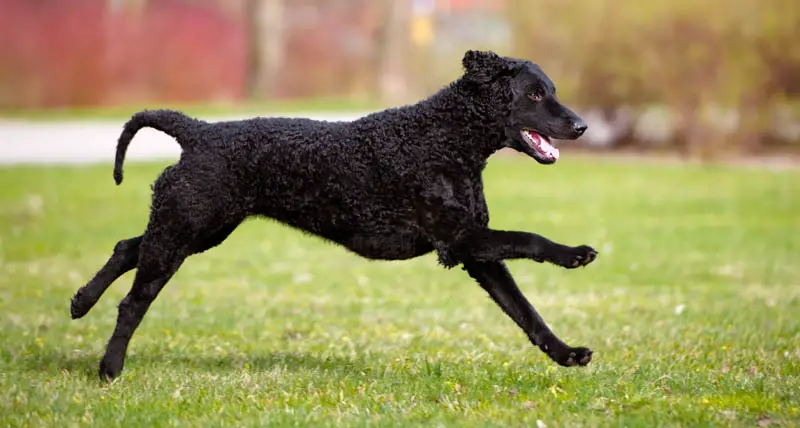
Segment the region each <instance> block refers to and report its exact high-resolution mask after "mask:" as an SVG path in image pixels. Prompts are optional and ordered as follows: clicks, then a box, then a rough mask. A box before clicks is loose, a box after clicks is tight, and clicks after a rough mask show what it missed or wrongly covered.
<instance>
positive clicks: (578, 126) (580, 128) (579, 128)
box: [572, 119, 589, 137]
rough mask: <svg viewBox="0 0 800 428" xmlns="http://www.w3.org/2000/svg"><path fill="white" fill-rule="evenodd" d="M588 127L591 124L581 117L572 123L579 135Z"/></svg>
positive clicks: (573, 128)
mask: <svg viewBox="0 0 800 428" xmlns="http://www.w3.org/2000/svg"><path fill="white" fill-rule="evenodd" d="M587 128H589V125H587V124H586V122H584V121H583V120H581V119H578V120H576V121H575V123H573V124H572V130H573V131H575V134H577V135H578V136H579V137H580V136H581V135H583V133H584V132H586V129H587Z"/></svg>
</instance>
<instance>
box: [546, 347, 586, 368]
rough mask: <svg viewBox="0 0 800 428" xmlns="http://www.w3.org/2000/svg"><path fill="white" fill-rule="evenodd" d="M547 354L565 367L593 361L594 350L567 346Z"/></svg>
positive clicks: (583, 364)
mask: <svg viewBox="0 0 800 428" xmlns="http://www.w3.org/2000/svg"><path fill="white" fill-rule="evenodd" d="M547 355H548V356H549V357H550V358H551V359H552V360H553V361H555V362H556V363H557V364H558V365H560V366H563V367H574V366H585V365H587V364H589V362H591V361H592V350H591V349H589V348H583V347H578V348H566V349H565V350H563V351H561V352H549V353H548V354H547Z"/></svg>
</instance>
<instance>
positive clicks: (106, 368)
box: [97, 355, 123, 382]
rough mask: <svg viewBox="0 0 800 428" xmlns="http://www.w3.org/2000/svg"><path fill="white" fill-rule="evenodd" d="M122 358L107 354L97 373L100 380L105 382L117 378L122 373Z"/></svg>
mask: <svg viewBox="0 0 800 428" xmlns="http://www.w3.org/2000/svg"><path fill="white" fill-rule="evenodd" d="M122 364H123V363H122V359H121V358H115V357H113V356H108V355H107V356H105V357H103V359H102V360H101V361H100V368H99V370H98V371H97V374H98V375H99V376H100V380H102V381H104V382H110V381H112V380H114V379H116V378H117V377H118V376H119V375H120V373H122Z"/></svg>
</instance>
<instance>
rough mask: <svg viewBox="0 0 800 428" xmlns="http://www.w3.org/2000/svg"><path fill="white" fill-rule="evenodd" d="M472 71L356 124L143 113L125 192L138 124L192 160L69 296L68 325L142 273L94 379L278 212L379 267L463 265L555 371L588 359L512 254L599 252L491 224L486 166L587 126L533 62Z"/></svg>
mask: <svg viewBox="0 0 800 428" xmlns="http://www.w3.org/2000/svg"><path fill="white" fill-rule="evenodd" d="M463 65H464V68H465V73H464V75H463V76H462V77H461V78H460V79H458V80H456V81H455V82H453V83H452V84H450V85H449V86H448V87H446V88H444V89H442V90H441V91H439V92H438V93H436V94H434V95H433V96H431V97H430V98H428V99H426V100H423V101H421V102H419V103H417V104H414V105H410V106H405V107H401V108H395V109H389V110H385V111H381V112H378V113H374V114H371V115H369V116H366V117H363V118H361V119H358V120H356V121H354V122H322V121H314V120H309V119H287V118H254V119H249V120H242V121H230V122H219V123H208V122H204V121H200V120H196V119H192V118H189V117H187V116H185V115H184V114H183V113H180V112H177V111H170V110H156V111H142V112H139V113H137V114H135V115H134V116H133V117H132V118H131V119H130V121H128V123H126V124H125V127H124V130H123V131H122V135H121V136H120V139H119V143H118V146H117V155H116V163H115V167H114V179H115V181H116V182H117V184H119V183H121V182H122V178H123V175H122V164H123V161H124V157H125V151H126V149H127V147H128V145H129V143H130V141H131V139H132V138H133V137H134V135H135V134H136V132H137V131H138V130H139V129H141V128H142V127H151V128H155V129H158V130H160V131H163V132H165V133H167V134H169V135H171V136H172V137H174V138H175V139H176V140H177V142H178V144H180V146H181V148H182V149H183V152H182V155H181V158H180V161H179V162H178V163H177V164H175V165H172V166H170V167H168V168H167V169H166V170H165V171H164V172H163V173H162V174H161V176H160V177H159V178H158V179H157V180H156V182H155V184H154V186H153V201H152V208H151V214H150V220H149V223H148V225H147V228H146V230H145V232H144V234H143V235H141V236H138V237H134V238H131V239H126V240H122V241H120V242H119V243H118V244H117V245H116V247H115V248H114V252H113V254H112V256H111V257H110V259H109V260H108V261H107V262H106V264H105V265H104V266H103V267H102V269H100V271H99V272H98V273H97V274H96V275H95V277H94V278H93V279H92V280H91V281H90V282H89V283H88V284H87V285H86V286H84V287H82V288H81V289H80V290H78V292H77V294H76V295H75V297H74V298H73V300H72V306H71V311H72V317H73V318H80V317H82V316H84V315H85V314H86V313H87V312H88V311H89V310H90V309H91V308H92V306H94V304H95V303H96V302H97V300H98V299H99V298H100V296H101V295H102V294H103V292H104V291H105V290H106V288H108V286H109V285H110V284H111V283H112V282H113V281H114V280H116V279H117V278H118V277H119V276H121V275H122V274H123V273H125V272H127V271H129V270H131V269H134V268H138V269H137V272H136V277H135V279H134V284H133V288H132V289H131V291H130V293H129V294H128V295H127V296H126V297H125V298H124V299H123V300H122V302H121V303H120V305H119V315H118V320H117V326H116V329H115V330H114V333H113V335H112V336H111V339H110V341H109V343H108V346H107V350H106V354H105V356H104V357H103V359H102V361H101V364H100V375H101V376H103V377H108V378H113V377H115V376H117V375H119V373H120V371H121V370H122V366H123V362H124V358H125V353H126V350H127V347H128V342H129V341H130V339H131V336H132V335H133V332H134V330H135V329H136V328H137V326H138V325H139V323H140V322H141V320H142V317H143V316H144V314H145V312H146V311H147V309H148V307H149V306H150V304H151V303H152V302H153V300H154V299H155V298H156V296H157V295H158V293H159V292H160V290H161V289H162V288H163V287H164V285H165V284H166V283H167V281H169V279H170V277H171V276H172V275H173V274H174V273H175V272H176V271H177V270H178V268H179V267H180V265H181V264H182V263H183V261H184V260H185V259H186V258H187V257H188V256H190V255H192V254H196V253H200V252H203V251H206V250H208V249H210V248H212V247H214V246H216V245H219V244H220V243H222V241H224V240H225V238H226V237H227V236H228V235H229V234H230V233H231V232H233V230H234V229H236V227H237V226H238V225H239V224H240V223H241V222H242V221H243V220H244V219H245V218H247V217H251V216H263V217H270V218H274V219H276V220H278V221H280V222H283V223H285V224H288V225H290V226H293V227H295V228H297V229H301V230H303V231H306V232H309V233H311V234H314V235H317V236H319V237H322V238H324V239H327V240H330V241H332V242H335V243H337V244H340V245H342V246H344V247H346V248H348V249H349V250H351V251H352V252H354V253H357V254H359V255H361V256H363V257H366V258H369V259H382V260H402V259H409V258H413V257H417V256H420V255H422V254H426V253H429V252H431V251H435V252H436V253H437V255H438V257H439V260H440V262H441V264H442V265H444V266H446V267H453V266H456V265H459V264H460V265H463V267H464V269H465V270H466V271H467V272H468V273H469V275H470V276H471V277H473V278H474V279H475V280H476V281H477V282H478V283H479V284H480V285H481V286H482V287H483V288H484V289H486V291H487V292H488V294H489V295H490V296H491V297H492V299H493V300H494V301H495V302H496V303H497V304H498V305H499V306H500V307H501V308H502V309H503V311H505V312H506V313H507V314H508V316H509V317H510V318H511V319H513V320H514V321H515V322H516V323H517V325H519V327H520V328H522V329H523V331H524V332H525V333H526V334H527V335H528V337H529V338H530V340H531V341H532V342H533V343H534V344H535V345H536V346H538V347H539V348H541V349H542V350H543V351H544V352H545V353H546V354H547V355H549V356H550V357H551V358H552V359H553V360H555V361H556V362H557V363H559V364H562V365H565V366H570V365H585V364H587V363H588V362H589V361H590V360H591V351H590V350H588V349H586V348H572V347H570V346H568V345H566V344H565V343H563V342H562V341H561V340H559V339H558V338H557V337H556V335H555V334H554V333H553V332H552V331H551V330H550V329H549V328H548V327H547V325H546V324H545V322H544V321H543V320H542V318H541V317H540V316H539V315H538V314H537V312H536V311H535V310H534V308H533V307H532V306H531V305H530V303H528V301H527V300H526V299H525V297H524V296H523V295H522V293H521V292H520V290H519V289H518V288H517V286H516V284H515V283H514V279H513V278H512V277H511V275H510V274H509V272H508V270H507V269H506V266H505V264H504V262H503V260H505V259H515V258H528V259H531V260H535V261H538V262H544V261H547V262H551V263H554V264H556V265H559V266H563V267H566V268H575V267H578V266H584V265H586V264H589V263H591V262H592V261H593V260H594V258H595V257H596V255H597V252H596V251H594V250H593V249H592V248H590V247H587V246H579V247H569V246H565V245H561V244H558V243H555V242H552V241H550V240H548V239H546V238H544V237H542V236H539V235H536V234H533V233H526V232H515V231H498V230H492V229H489V228H488V224H489V211H488V208H487V206H486V201H485V198H484V193H483V183H482V181H481V173H482V171H483V169H484V167H485V166H486V161H487V158H488V157H489V156H490V155H492V153H494V152H495V151H497V150H499V149H501V148H503V147H511V148H514V149H516V150H519V151H522V152H524V153H527V154H528V155H530V156H532V157H533V158H535V159H536V160H537V161H539V162H540V163H543V164H549V163H552V162H554V160H553V159H548V158H546V157H543V155H542V154H541V153H539V152H537V151H536V150H535V149H534V148H533V146H531V145H530V144H526V143H525V140H524V139H523V138H522V137H521V136H520V130H521V129H532V130H536V131H537V132H538V133H540V134H542V135H544V136H546V137H555V138H561V139H569V138H577V137H578V136H580V134H582V133H583V130H585V128H586V125H585V124H584V123H583V122H582V121H581V120H580V118H578V116H577V115H575V114H574V113H573V112H571V111H570V110H568V109H567V108H566V107H564V106H563V105H561V104H560V103H559V102H558V100H557V99H556V96H555V87H554V86H553V84H552V82H551V81H550V79H549V78H547V76H546V75H545V74H544V72H542V71H541V69H540V68H539V67H538V66H536V65H534V64H532V63H530V62H527V61H523V60H519V59H514V58H506V57H500V56H498V55H496V54H494V53H492V52H478V51H469V52H467V53H466V54H465V56H464V59H463Z"/></svg>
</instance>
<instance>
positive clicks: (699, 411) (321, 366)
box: [0, 155, 800, 427]
mask: <svg viewBox="0 0 800 428" xmlns="http://www.w3.org/2000/svg"><path fill="white" fill-rule="evenodd" d="M162 167H163V165H144V166H143V165H136V164H131V165H129V166H128V170H127V171H128V173H127V176H126V177H127V178H126V182H125V184H124V185H123V186H121V187H116V186H115V185H114V184H113V181H112V179H111V172H110V168H109V166H106V165H104V166H100V167H91V168H67V167H46V168H45V167H42V168H27V167H26V168H22V167H19V168H2V169H0V238H1V240H0V263H1V265H0V313H2V317H0V343H2V344H3V346H2V347H0V425H2V426H31V427H45V426H54V427H55V426H57V427H63V426H103V427H107V426H125V427H134V426H146V427H150V426H174V425H183V426H223V425H226V426H334V425H335V426H340V425H345V426H351V425H358V426H365V425H375V426H389V425H391V426H398V425H399V426H458V427H463V426H476V427H477V426H480V427H485V426H536V425H537V421H538V420H540V421H542V422H543V423H544V424H545V425H546V426H547V427H556V426H622V425H624V426H643V427H656V426H709V425H716V426H755V425H756V424H759V425H762V426H763V425H764V424H767V423H772V424H773V425H772V426H776V425H781V424H783V425H787V426H791V425H793V424H794V425H796V424H798V423H800V419H799V418H800V415H798V409H799V408H800V406H799V405H798V403H800V348H799V347H798V344H800V321H799V319H798V317H797V313H798V312H800V288H798V282H797V281H798V278H800V259H799V258H798V254H800V222H798V217H797V213H798V212H799V211H800V193H798V191H797V190H798V189H797V183H798V182H799V181H798V180H800V172H798V171H796V170H792V171H782V172H780V171H768V170H764V169H744V168H734V167H707V168H702V167H698V166H691V165H677V164H655V163H645V164H641V163H633V162H627V163H626V162H613V163H612V162H604V161H599V160H596V159H591V160H581V159H575V158H571V157H570V156H568V155H567V156H564V159H562V160H561V161H559V163H558V164H557V165H555V166H552V167H540V166H538V165H536V164H534V163H533V162H532V161H530V160H528V159H523V158H518V157H513V158H496V159H493V160H492V161H491V162H490V165H489V169H488V171H487V175H486V185H487V192H488V195H487V197H488V199H489V204H490V207H491V212H492V224H493V226H494V227H497V228H503V229H522V230H531V231H536V232H539V233H542V234H544V235H545V236H548V237H550V238H552V239H555V240H558V241H561V242H565V243H568V244H582V243H587V244H591V245H594V246H596V247H597V248H598V249H599V250H600V252H601V255H600V257H599V259H598V260H597V262H595V263H594V264H593V265H591V266H589V267H587V268H585V269H580V270H577V271H567V270H563V269H559V268H556V267H553V266H550V265H540V264H537V263H534V262H530V261H515V262H513V263H511V269H512V271H513V272H514V274H515V276H516V277H517V280H518V282H519V284H520V287H521V288H522V289H523V290H524V291H525V293H526V294H527V295H528V296H529V297H530V298H531V300H532V302H533V303H534V304H535V305H536V306H537V307H538V308H539V309H540V311H541V312H542V314H543V316H544V317H545V319H547V320H548V321H549V322H550V324H551V325H552V326H553V328H554V329H555V331H556V332H557V333H559V334H560V335H562V336H563V337H564V339H565V340H567V341H568V342H569V343H572V344H575V345H588V346H591V347H592V348H593V349H594V350H595V351H596V358H595V361H593V362H592V364H591V365H590V366H589V367H586V368H585V369H562V368H559V367H554V366H553V364H552V363H551V362H550V361H548V360H547V359H546V357H544V356H543V355H542V354H541V353H540V352H539V351H538V350H535V349H533V347H532V346H531V345H530V344H529V343H528V342H527V340H526V339H525V337H524V335H523V334H522V333H521V332H519V331H518V329H517V328H516V327H515V326H514V325H513V323H512V322H511V321H510V320H508V319H507V317H505V316H504V315H503V314H502V313H501V312H500V310H499V309H498V308H497V307H496V306H495V305H494V304H493V303H492V302H491V301H490V299H488V298H487V296H486V295H485V293H484V292H483V291H482V290H481V289H480V288H479V287H478V286H477V285H475V284H473V283H472V281H471V280H470V279H469V278H468V277H467V276H466V274H465V273H464V272H462V271H461V270H460V269H453V270H449V271H447V270H443V269H441V268H439V267H437V266H436V262H435V259H434V257H432V256H428V257H424V258H421V259H418V260H412V261H407V262H398V263H387V262H368V261H365V260H362V259H360V258H358V257H356V256H354V255H351V254H349V253H347V252H346V251H344V250H342V249H340V248H338V247H334V246H331V245H328V244H325V243H323V242H321V241H320V240H317V239H315V238H311V237H308V236H305V235H303V234H300V233H298V232H296V231H294V230H291V229H289V228H286V227H283V226H280V225H277V224H275V223H274V222H267V221H263V220H254V221H249V222H246V223H245V224H244V225H242V226H241V228H240V229H239V230H238V231H237V232H235V233H234V234H233V235H232V236H231V238H230V239H229V240H228V241H227V242H225V244H224V245H223V246H221V247H219V248H217V249H214V250H212V251H210V252H208V253H205V254H202V255H198V256H194V257H192V258H191V259H190V260H189V261H188V262H187V263H186V264H185V265H184V267H183V268H182V269H181V271H180V272H179V273H178V274H177V275H176V276H175V278H174V279H173V280H172V282H171V283H170V284H169V285H168V286H167V288H166V289H165V290H164V291H163V292H162V293H161V296H160V297H159V298H158V300H156V302H155V303H154V305H153V308H152V309H151V311H150V313H149V314H148V315H147V317H146V318H145V320H144V322H143V324H142V326H141V328H140V329H139V331H138V332H137V335H136V336H135V338H134V340H133V343H132V347H131V354H130V356H129V359H128V362H127V367H126V371H125V372H124V374H123V376H122V377H121V378H120V379H119V380H117V381H115V382H114V383H112V384H110V385H103V384H101V383H100V382H99V381H97V380H96V378H95V369H96V364H97V361H98V360H99V358H100V356H101V353H102V349H103V346H104V343H105V340H106V339H107V338H108V335H109V334H110V332H111V330H112V328H113V323H114V321H115V318H116V311H115V306H116V304H117V302H119V300H120V299H121V298H122V296H123V295H124V294H125V293H126V292H127V289H128V288H129V285H130V281H131V279H132V275H131V274H128V275H126V276H125V277H123V278H122V279H120V280H119V281H118V282H117V283H115V284H114V285H112V287H111V288H110V289H109V291H108V292H107V294H106V295H105V296H104V297H103V299H102V300H101V301H100V302H99V303H98V305H97V307H95V308H94V310H93V311H92V312H91V313H90V314H89V315H88V316H87V317H86V318H85V319H83V320H80V321H75V322H72V321H70V320H69V309H68V306H69V298H70V297H71V295H72V293H74V291H75V290H76V289H77V288H78V287H79V286H81V285H82V284H83V283H84V281H86V280H87V279H88V278H89V277H91V275H92V274H93V273H94V272H95V271H96V269H98V268H99V266H100V265H101V264H102V263H103V262H104V261H105V259H106V258H107V257H108V255H109V254H110V252H111V249H112V248H113V246H114V244H115V243H116V241H117V240H118V239H120V238H125V237H129V236H133V235H135V234H138V233H140V232H141V230H142V228H143V227H144V225H145V222H146V219H147V204H148V202H149V194H150V190H149V184H150V182H152V180H153V179H154V177H155V176H156V174H158V172H160V170H161V168H162Z"/></svg>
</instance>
